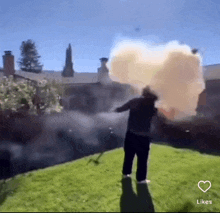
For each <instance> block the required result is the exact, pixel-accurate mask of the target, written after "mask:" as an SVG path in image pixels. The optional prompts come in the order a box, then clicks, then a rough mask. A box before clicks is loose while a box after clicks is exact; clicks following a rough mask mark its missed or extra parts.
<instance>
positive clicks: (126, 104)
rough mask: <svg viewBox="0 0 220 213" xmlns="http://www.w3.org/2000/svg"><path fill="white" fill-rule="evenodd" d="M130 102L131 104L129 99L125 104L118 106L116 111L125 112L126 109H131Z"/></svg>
mask: <svg viewBox="0 0 220 213" xmlns="http://www.w3.org/2000/svg"><path fill="white" fill-rule="evenodd" d="M130 104H131V101H128V102H127V103H125V104H124V105H122V106H120V107H118V108H116V109H115V111H114V112H124V111H127V110H129V109H130Z"/></svg>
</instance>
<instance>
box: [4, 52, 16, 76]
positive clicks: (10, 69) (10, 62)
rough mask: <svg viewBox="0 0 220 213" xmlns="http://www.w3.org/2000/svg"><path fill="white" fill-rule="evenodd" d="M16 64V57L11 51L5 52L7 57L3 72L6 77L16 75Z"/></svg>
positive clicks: (5, 57)
mask: <svg viewBox="0 0 220 213" xmlns="http://www.w3.org/2000/svg"><path fill="white" fill-rule="evenodd" d="M14 67H15V64H14V56H13V55H12V54H11V51H5V55H3V72H4V75H5V76H7V77H8V76H9V75H14V74H15V68H14Z"/></svg>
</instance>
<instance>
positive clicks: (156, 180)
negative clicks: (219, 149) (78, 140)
mask: <svg viewBox="0 0 220 213" xmlns="http://www.w3.org/2000/svg"><path fill="white" fill-rule="evenodd" d="M97 157H98V155H93V156H89V157H86V158H83V159H80V160H76V161H73V162H68V163H65V164H62V165H56V166H53V167H50V168H46V169H42V170H38V171H34V172H29V173H26V174H25V175H23V174H22V175H18V176H16V177H15V178H13V179H10V180H8V181H7V182H6V184H4V185H3V184H1V188H2V189H1V192H0V211H1V212H4V211H17V212H20V211H23V212H27V211H31V212H34V211H41V212H45V211H46V212H50V211H55V212H58V211H68V212H75V211H79V212H85V211H87V212H88V211H90V212H91V211H92V212H102V211H103V212H109V211H110V212H112V211H114V212H115V211H117V212H119V211H120V198H121V194H122V187H121V169H122V163H123V157H124V153H123V149H116V150H113V151H109V152H105V153H104V154H103V156H102V157H101V158H100V159H99V163H94V162H93V161H91V159H96V158H97ZM219 165H220V157H217V156H210V155H202V154H200V153H198V152H194V151H190V150H180V149H175V148H172V147H167V146H165V145H155V144H154V145H152V146H151V151H150V158H149V172H148V179H150V180H151V183H150V184H149V187H148V189H149V192H150V195H151V198H152V201H153V204H154V209H155V211H162V212H167V211H172V212H177V211H178V212H181V211H190V212H207V211H208V212H213V211H219V210H220V180H219V177H220V170H219V169H218V167H219ZM135 170H136V161H135V164H134V167H133V171H134V172H133V176H132V183H133V188H134V191H135V192H136V182H135ZM200 180H203V181H206V180H209V181H211V183H212V187H211V188H210V189H209V190H208V191H207V192H206V193H204V192H202V191H201V190H200V189H199V188H198V186H197V184H198V182H199V181H200ZM200 199H203V200H211V201H212V204H209V205H205V204H197V200H200Z"/></svg>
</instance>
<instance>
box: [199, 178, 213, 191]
mask: <svg viewBox="0 0 220 213" xmlns="http://www.w3.org/2000/svg"><path fill="white" fill-rule="evenodd" d="M200 183H204V184H205V183H209V184H210V185H209V187H208V188H207V189H206V190H203V189H202V188H201V187H200V186H199V184H200ZM211 186H212V184H211V182H210V181H209V180H206V181H203V180H200V181H199V182H198V187H199V189H200V190H202V191H203V192H204V193H205V192H207V191H208V190H209V189H210V188H211Z"/></svg>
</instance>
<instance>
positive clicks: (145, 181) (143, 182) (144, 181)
mask: <svg viewBox="0 0 220 213" xmlns="http://www.w3.org/2000/svg"><path fill="white" fill-rule="evenodd" d="M137 183H140V184H145V183H150V180H142V181H137Z"/></svg>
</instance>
